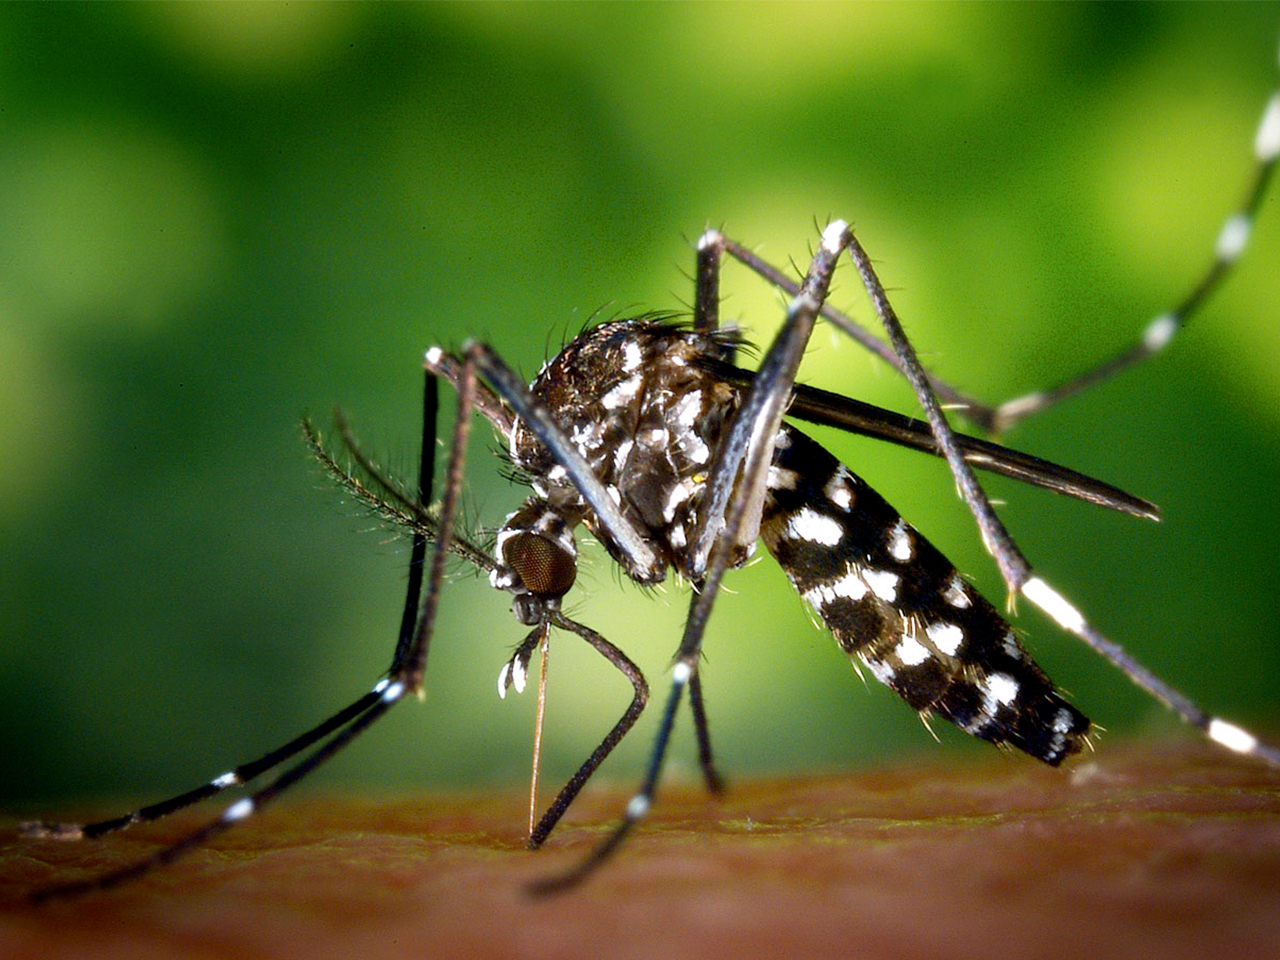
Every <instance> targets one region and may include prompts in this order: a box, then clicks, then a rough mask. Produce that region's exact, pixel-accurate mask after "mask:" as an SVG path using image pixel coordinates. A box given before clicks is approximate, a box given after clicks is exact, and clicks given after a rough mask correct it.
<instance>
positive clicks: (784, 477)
mask: <svg viewBox="0 0 1280 960" xmlns="http://www.w3.org/2000/svg"><path fill="white" fill-rule="evenodd" d="M799 478H800V475H799V474H798V473H796V472H795V471H794V470H788V469H787V468H786V467H770V468H769V477H768V479H767V480H765V485H766V486H768V488H769V489H770V490H794V489H795V488H796V481H797V480H798V479H799Z"/></svg>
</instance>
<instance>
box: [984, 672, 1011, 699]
mask: <svg viewBox="0 0 1280 960" xmlns="http://www.w3.org/2000/svg"><path fill="white" fill-rule="evenodd" d="M983 688H984V689H985V690H986V692H988V693H990V694H991V697H992V699H994V700H995V701H996V703H1002V704H1004V705H1005V706H1008V705H1009V704H1011V703H1013V701H1014V700H1016V699H1017V698H1018V681H1017V680H1015V679H1013V677H1011V676H1009V675H1008V674H1007V673H993V674H991V675H990V676H989V677H987V679H986V682H985V683H984V684H983Z"/></svg>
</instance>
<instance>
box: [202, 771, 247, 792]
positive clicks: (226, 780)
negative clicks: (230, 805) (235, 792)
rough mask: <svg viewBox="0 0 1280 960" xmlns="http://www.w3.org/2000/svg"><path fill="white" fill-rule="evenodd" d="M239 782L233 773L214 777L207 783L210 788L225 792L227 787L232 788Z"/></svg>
mask: <svg viewBox="0 0 1280 960" xmlns="http://www.w3.org/2000/svg"><path fill="white" fill-rule="evenodd" d="M239 782H240V778H239V777H237V776H236V774H235V771H234V770H233V771H231V772H230V773H224V774H223V775H222V776H220V777H214V778H213V779H212V780H211V781H210V782H209V783H210V786H213V787H217V788H218V789H219V790H225V789H226V788H227V787H234V786H235V785H236V784H237V783H239Z"/></svg>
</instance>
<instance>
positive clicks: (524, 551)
mask: <svg viewBox="0 0 1280 960" xmlns="http://www.w3.org/2000/svg"><path fill="white" fill-rule="evenodd" d="M502 559H503V561H504V562H505V563H506V564H507V566H509V567H511V569H513V570H514V571H515V572H516V573H517V574H518V575H519V577H520V580H521V581H522V582H523V583H524V585H525V589H527V590H528V591H529V592H530V593H532V594H535V595H537V596H540V597H562V596H564V595H565V594H566V593H568V592H569V588H570V587H572V586H573V581H574V580H575V579H576V578H577V576H578V564H577V562H576V561H575V560H574V557H573V555H572V554H571V553H570V552H569V551H568V550H565V549H564V547H562V546H560V545H559V544H557V543H553V542H552V541H551V540H549V539H547V538H546V537H544V536H541V535H540V534H537V533H530V532H528V531H525V532H522V533H517V534H515V535H513V536H511V537H509V538H507V540H506V541H505V542H504V543H503V544H502Z"/></svg>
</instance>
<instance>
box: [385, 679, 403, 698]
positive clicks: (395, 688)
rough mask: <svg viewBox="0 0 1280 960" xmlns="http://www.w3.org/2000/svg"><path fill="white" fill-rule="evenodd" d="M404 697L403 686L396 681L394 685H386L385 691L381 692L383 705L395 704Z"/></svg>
mask: <svg viewBox="0 0 1280 960" xmlns="http://www.w3.org/2000/svg"><path fill="white" fill-rule="evenodd" d="M403 695H404V684H403V683H401V682H400V681H399V680H397V681H396V682H395V683H389V684H387V689H385V690H383V691H382V702H383V703H395V702H396V701H397V700H399V699H400V697H401V696H403Z"/></svg>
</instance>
